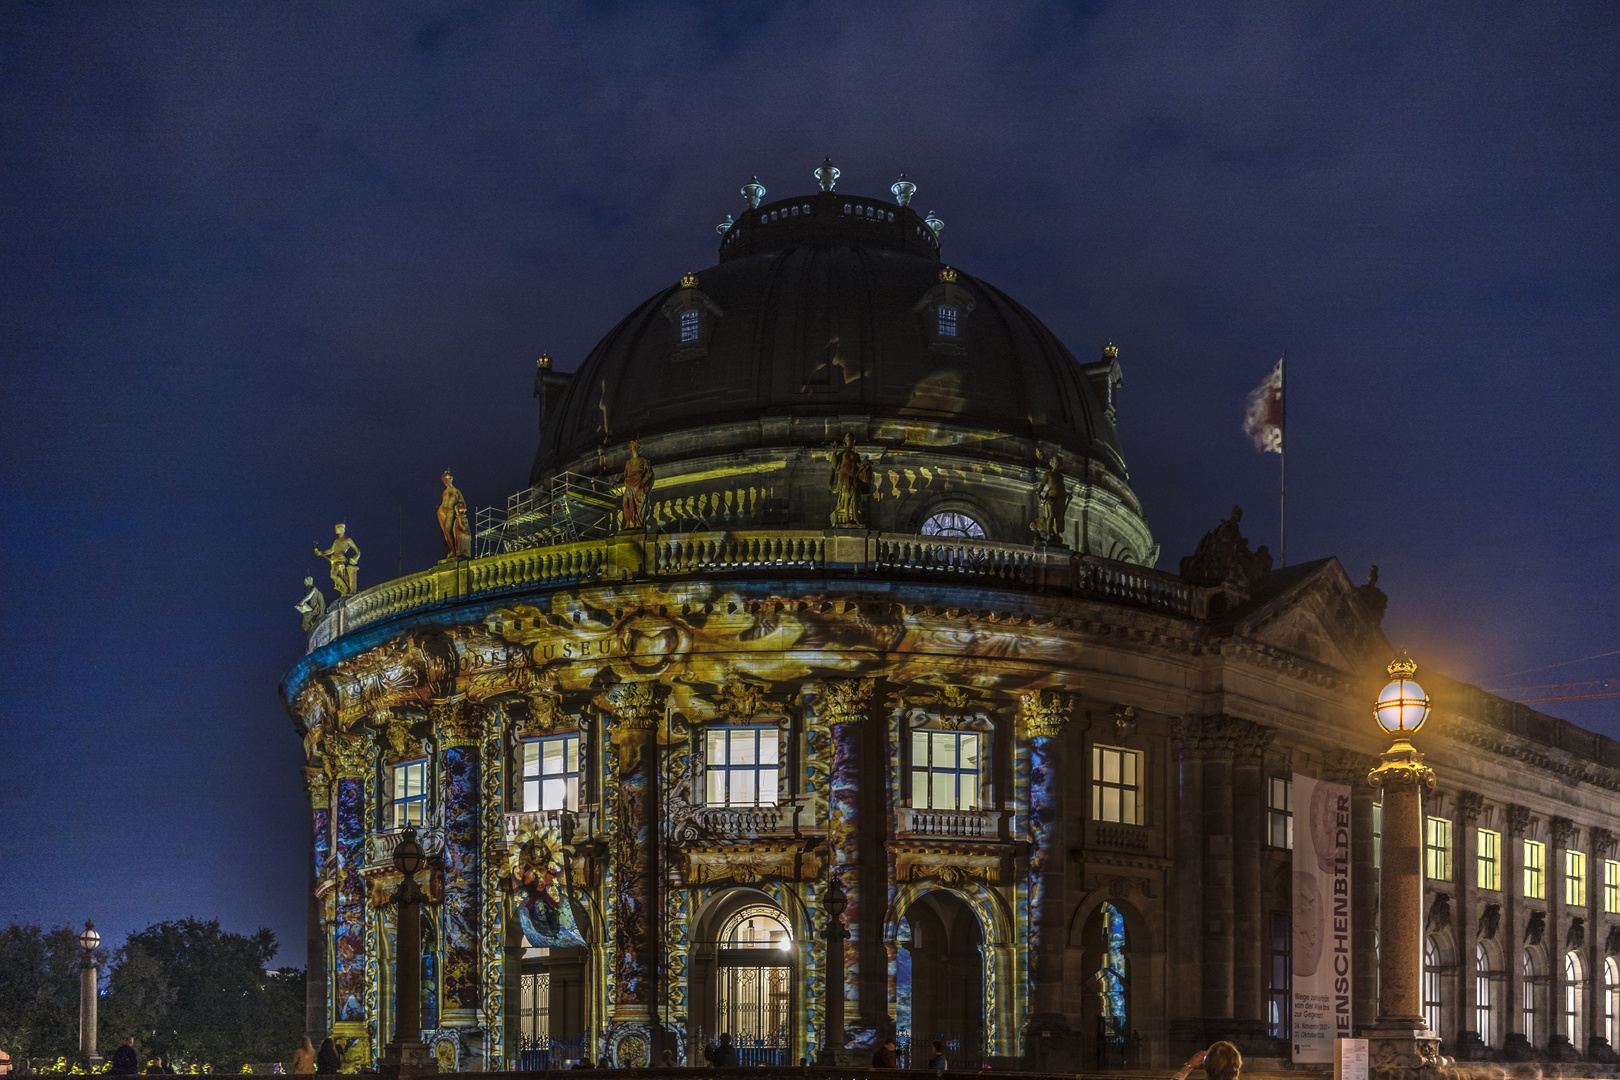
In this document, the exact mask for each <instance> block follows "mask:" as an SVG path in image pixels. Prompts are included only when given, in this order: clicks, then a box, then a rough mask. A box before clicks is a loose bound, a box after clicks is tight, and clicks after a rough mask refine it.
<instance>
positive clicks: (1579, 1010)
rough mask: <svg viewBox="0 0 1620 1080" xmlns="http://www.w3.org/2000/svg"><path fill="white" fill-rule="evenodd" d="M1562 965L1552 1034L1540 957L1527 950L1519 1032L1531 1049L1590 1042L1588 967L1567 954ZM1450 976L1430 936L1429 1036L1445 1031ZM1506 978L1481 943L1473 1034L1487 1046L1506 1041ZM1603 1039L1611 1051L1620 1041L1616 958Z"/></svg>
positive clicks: (1607, 983) (1606, 970)
mask: <svg viewBox="0 0 1620 1080" xmlns="http://www.w3.org/2000/svg"><path fill="white" fill-rule="evenodd" d="M1563 962H1564V971H1563V975H1564V978H1563V983H1562V990H1563V994H1562V1000H1561V1001H1557V1002H1551V1003H1549V1004H1551V1005H1552V1006H1553V1011H1554V1013H1555V1015H1554V1017H1552V1020H1553V1021H1554V1023H1553V1025H1552V1026H1551V1028H1550V1029H1549V1026H1548V1018H1546V1017H1544V1016H1542V1015H1540V1010H1539V1008H1538V1005H1539V1003H1538V1001H1537V995H1536V987H1537V983H1538V975H1537V973H1536V957H1535V954H1534V953H1533V952H1532V951H1531V950H1529V949H1526V950H1524V952H1523V953H1522V954H1521V955H1520V957H1519V980H1520V981H1519V1010H1520V1011H1519V1022H1520V1028H1519V1030H1520V1031H1522V1032H1523V1033H1524V1036H1525V1038H1526V1039H1528V1040H1529V1041H1530V1043H1531V1044H1532V1045H1540V1044H1542V1043H1545V1042H1546V1041H1547V1039H1548V1038H1549V1037H1551V1036H1552V1035H1562V1036H1564V1037H1565V1038H1567V1039H1568V1040H1569V1041H1570V1043H1572V1044H1573V1045H1575V1046H1581V1045H1582V1044H1583V1043H1584V1041H1585V1034H1586V1033H1585V1031H1584V1022H1585V1021H1584V1015H1585V1011H1586V997H1585V995H1586V964H1585V962H1584V961H1583V960H1582V959H1581V956H1580V953H1579V952H1576V951H1573V950H1571V951H1570V952H1567V953H1565V954H1564V958H1563ZM1445 974H1446V972H1445V965H1444V963H1443V961H1442V950H1441V944H1440V942H1439V940H1438V939H1437V938H1436V937H1434V936H1433V935H1430V936H1429V937H1428V938H1426V939H1425V941H1424V947H1423V1018H1424V1020H1425V1021H1426V1022H1427V1023H1428V1025H1429V1030H1431V1031H1435V1032H1440V1031H1442V1028H1441V1023H1442V1018H1443V1016H1444V1015H1445V1012H1446V1011H1447V1010H1446V1007H1447V1005H1448V1004H1449V1002H1448V1001H1447V987H1448V980H1447V979H1446V978H1445ZM1504 977H1506V973H1505V972H1499V971H1494V970H1492V968H1491V960H1490V954H1489V953H1488V952H1487V950H1486V948H1485V944H1484V943H1483V942H1479V943H1476V944H1475V946H1474V1016H1473V1028H1474V1030H1475V1031H1477V1032H1478V1033H1479V1037H1480V1038H1481V1039H1482V1040H1483V1041H1484V1043H1485V1045H1487V1046H1500V1045H1501V1044H1502V1042H1503V1041H1504V1040H1505V1033H1504V1032H1503V1030H1502V1025H1503V1021H1504V1020H1505V1017H1504V1016H1502V1015H1501V1014H1502V1005H1503V995H1502V993H1501V992H1500V986H1499V980H1500V979H1502V978H1504ZM1459 1026H1461V1025H1459ZM1603 1037H1604V1038H1605V1039H1606V1040H1608V1042H1609V1044H1610V1045H1611V1046H1613V1045H1615V1044H1616V1042H1617V1040H1620V960H1616V958H1614V957H1612V956H1611V957H1608V958H1607V959H1606V960H1605V961H1604V963H1603Z"/></svg>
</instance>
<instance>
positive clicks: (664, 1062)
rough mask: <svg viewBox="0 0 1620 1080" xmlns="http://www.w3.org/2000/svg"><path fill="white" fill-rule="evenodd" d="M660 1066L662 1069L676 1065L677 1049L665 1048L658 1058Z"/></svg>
mask: <svg viewBox="0 0 1620 1080" xmlns="http://www.w3.org/2000/svg"><path fill="white" fill-rule="evenodd" d="M658 1067H659V1068H661V1069H673V1068H674V1067H675V1051H673V1050H665V1051H664V1053H663V1055H662V1056H661V1057H660V1058H659V1059H658Z"/></svg>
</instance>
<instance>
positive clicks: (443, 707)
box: [428, 697, 483, 746]
mask: <svg viewBox="0 0 1620 1080" xmlns="http://www.w3.org/2000/svg"><path fill="white" fill-rule="evenodd" d="M482 712H483V710H482V709H477V710H475V709H474V708H473V707H472V702H470V701H468V700H467V699H466V698H465V697H447V698H437V699H435V700H434V701H433V702H431V703H430V704H429V705H428V720H429V721H430V722H432V724H433V731H434V733H435V734H437V735H438V737H439V745H440V746H472V745H475V744H476V743H477V742H478V737H479V735H480V728H482V727H483V724H482V720H483V716H482V715H481V714H482Z"/></svg>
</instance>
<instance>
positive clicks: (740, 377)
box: [532, 193, 1124, 483]
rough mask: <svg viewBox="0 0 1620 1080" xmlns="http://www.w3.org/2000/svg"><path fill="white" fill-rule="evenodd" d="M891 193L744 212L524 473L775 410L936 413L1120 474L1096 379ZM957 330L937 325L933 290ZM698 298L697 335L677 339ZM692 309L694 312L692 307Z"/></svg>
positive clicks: (629, 326) (651, 313) (609, 358)
mask: <svg viewBox="0 0 1620 1080" xmlns="http://www.w3.org/2000/svg"><path fill="white" fill-rule="evenodd" d="M942 270H943V266H942V264H941V262H940V259H939V242H938V239H937V238H936V236H935V233H934V231H933V230H932V229H931V228H929V227H928V226H927V225H925V224H924V223H923V219H922V218H920V217H918V216H917V214H916V213H915V212H914V211H912V210H911V209H909V208H907V207H903V206H896V205H895V204H894V203H888V202H879V201H877V200H873V199H864V198H857V197H852V196H846V195H840V194H835V193H821V194H817V195H811V196H806V197H803V198H798V199H788V200H783V201H781V202H776V203H772V204H769V205H766V206H762V207H760V208H759V209H756V210H749V211H747V212H746V213H745V214H744V216H743V218H742V220H741V221H739V222H737V223H736V224H735V225H734V226H732V228H731V229H730V230H728V231H727V232H726V234H725V235H724V237H723V238H722V240H721V245H720V263H719V264H718V265H716V266H713V267H710V268H709V269H707V270H703V271H701V272H699V273H697V274H695V275H689V276H688V277H687V278H686V279H684V281H683V282H681V283H677V284H673V285H672V286H671V287H670V288H668V289H665V290H664V291H662V292H660V293H658V294H656V295H654V296H652V297H650V298H649V299H648V300H646V301H645V302H644V303H642V304H641V305H640V306H639V307H637V308H636V309H635V310H634V311H633V312H631V313H630V314H629V316H627V317H626V318H625V319H624V321H622V322H621V323H619V325H618V326H616V327H614V328H613V330H612V331H611V332H610V333H609V334H608V335H607V336H606V337H605V338H603V339H602V341H601V343H600V344H598V345H597V346H596V348H595V349H594V350H592V352H591V354H590V356H588V357H587V358H586V360H585V362H584V363H583V364H582V365H580V368H579V370H578V371H577V373H576V374H575V375H574V377H573V379H572V380H571V383H570V386H569V387H568V389H567V391H566V393H565V394H564V396H563V400H562V401H561V402H560V403H559V404H558V406H557V408H556V409H555V410H548V413H549V414H550V422H549V423H548V425H547V430H546V433H545V435H544V436H543V438H542V441H541V445H540V449H539V453H538V455H537V456H536V459H535V469H534V476H533V480H532V482H534V483H539V482H541V481H542V480H544V479H545V478H546V477H548V476H549V475H550V474H551V473H552V472H553V471H555V470H556V468H558V467H560V466H562V465H564V464H566V463H567V462H570V461H573V460H575V459H578V458H579V457H581V456H582V455H585V454H589V453H592V452H594V451H595V450H597V449H599V448H601V447H603V446H607V445H612V444H619V443H623V442H624V441H626V440H628V439H632V438H638V437H644V436H649V435H653V434H657V433H662V432H670V431H678V430H683V429H689V428H695V427H701V426H703V425H706V424H713V423H723V422H727V421H736V420H746V419H755V418H758V417H761V416H772V415H793V416H808V415H823V416H836V415H840V414H842V415H867V416H874V417H883V418H895V419H909V420H912V421H918V420H921V421H933V422H936V423H940V424H946V425H952V426H960V427H962V428H968V429H978V430H993V431H997V432H1001V433H1004V434H1006V435H1010V436H1014V437H1018V438H1026V439H1035V440H1043V441H1047V442H1050V443H1055V444H1058V445H1060V446H1063V447H1066V448H1068V449H1070V450H1072V451H1074V452H1077V453H1080V454H1084V455H1087V456H1090V457H1092V458H1094V459H1096V460H1098V461H1099V462H1100V463H1101V464H1103V465H1104V467H1106V468H1108V469H1109V470H1110V471H1113V472H1115V473H1118V474H1121V475H1123V471H1124V462H1123V459H1122V458H1121V457H1120V454H1119V446H1118V441H1117V439H1116V436H1115V434H1114V428H1113V424H1112V422H1111V420H1110V418H1109V416H1108V415H1107V413H1106V412H1105V410H1104V406H1103V402H1102V401H1100V400H1099V398H1098V389H1097V386H1096V381H1095V380H1094V379H1088V378H1087V377H1086V375H1085V374H1084V373H1083V372H1082V371H1081V368H1080V365H1079V364H1078V363H1077V362H1076V361H1075V359H1074V357H1073V356H1072V355H1071V354H1070V353H1069V350H1068V349H1066V348H1064V346H1063V343H1062V342H1060V341H1059V340H1058V339H1057V337H1056V336H1055V335H1054V334H1053V333H1052V332H1051V331H1050V330H1048V329H1047V328H1046V327H1045V326H1044V325H1042V323H1041V322H1040V320H1039V319H1037V318H1035V316H1033V315H1031V314H1030V313H1029V312H1028V311H1027V310H1026V309H1025V308H1024V307H1023V306H1022V305H1020V304H1019V303H1017V302H1016V301H1015V300H1013V299H1012V298H1011V297H1009V296H1007V295H1006V294H1005V293H1003V292H1001V291H1000V290H999V289H997V288H995V287H993V286H991V285H988V284H986V283H984V282H983V281H980V280H979V279H977V278H974V277H971V276H970V275H967V274H962V273H960V272H958V273H957V274H956V275H955V277H954V281H951V282H948V283H947V282H946V281H944V280H942V278H948V277H950V276H951V275H950V274H943V273H942ZM942 302H943V303H948V304H951V305H952V306H954V307H955V308H957V309H958V312H959V324H958V336H957V337H955V338H954V339H943V338H939V337H937V336H936V334H935V331H936V329H937V321H936V320H937V319H938V314H937V311H936V310H935V309H936V307H937V306H938V304H939V303H942ZM683 311H696V312H697V313H698V315H697V316H696V318H697V320H698V321H700V322H701V325H702V335H703V336H702V338H701V340H700V341H699V342H698V343H696V344H689V345H682V343H681V341H680V325H679V324H680V317H681V313H682V312H683ZM689 318H690V316H689Z"/></svg>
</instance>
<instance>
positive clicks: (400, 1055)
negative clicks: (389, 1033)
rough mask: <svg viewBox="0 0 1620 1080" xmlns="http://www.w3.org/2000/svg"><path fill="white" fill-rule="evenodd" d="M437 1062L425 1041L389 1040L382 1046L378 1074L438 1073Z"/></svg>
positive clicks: (416, 1074) (411, 1074) (413, 1074)
mask: <svg viewBox="0 0 1620 1080" xmlns="http://www.w3.org/2000/svg"><path fill="white" fill-rule="evenodd" d="M438 1071H439V1062H438V1060H437V1059H436V1058H434V1056H433V1052H432V1051H431V1050H429V1049H428V1047H427V1044H426V1043H420V1042H391V1043H389V1044H388V1045H387V1046H385V1047H383V1059H382V1067H381V1068H380V1069H378V1070H377V1073H378V1075H380V1076H421V1075H424V1074H426V1073H433V1074H435V1075H437V1074H438Z"/></svg>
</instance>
